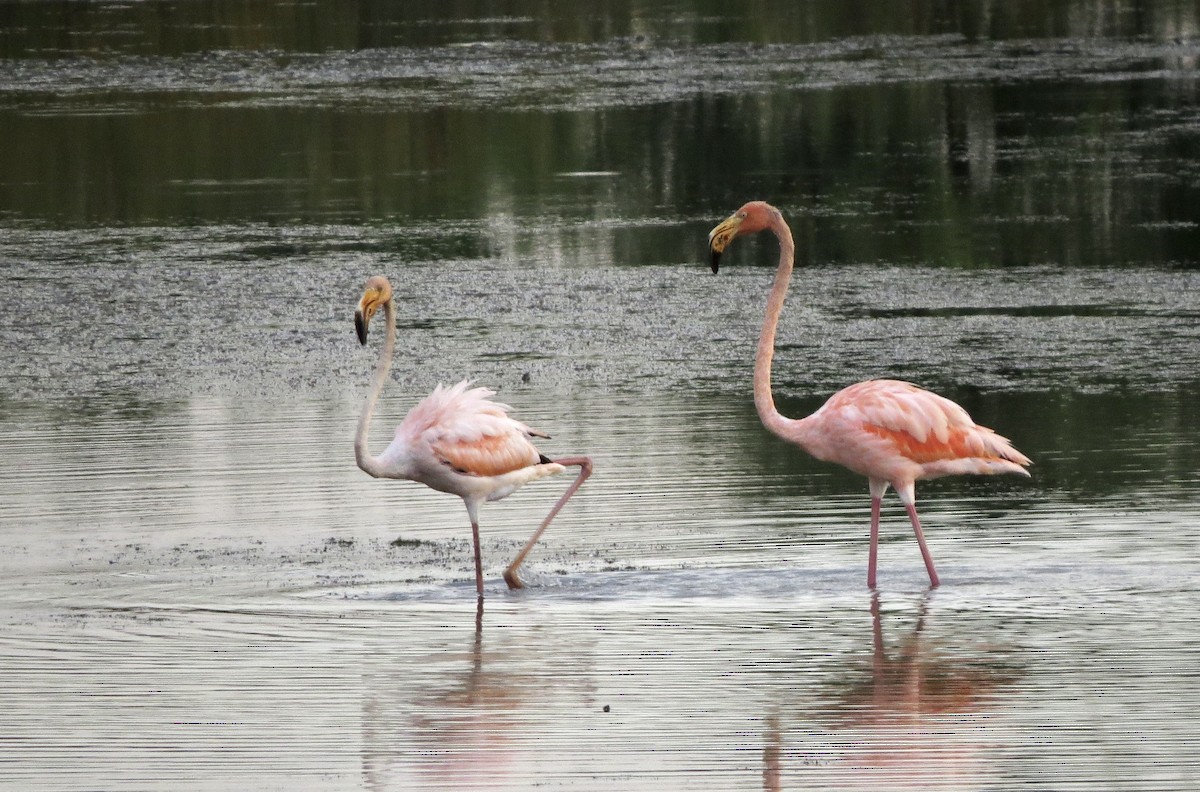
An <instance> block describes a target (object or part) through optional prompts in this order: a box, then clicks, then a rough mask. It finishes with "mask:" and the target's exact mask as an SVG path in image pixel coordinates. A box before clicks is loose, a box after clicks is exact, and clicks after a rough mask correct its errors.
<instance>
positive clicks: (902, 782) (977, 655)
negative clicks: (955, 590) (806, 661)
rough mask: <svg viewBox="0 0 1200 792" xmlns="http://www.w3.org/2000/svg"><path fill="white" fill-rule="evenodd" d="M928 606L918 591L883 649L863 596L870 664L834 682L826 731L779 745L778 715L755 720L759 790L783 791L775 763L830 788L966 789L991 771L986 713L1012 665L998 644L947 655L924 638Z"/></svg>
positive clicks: (874, 605) (875, 598)
mask: <svg viewBox="0 0 1200 792" xmlns="http://www.w3.org/2000/svg"><path fill="white" fill-rule="evenodd" d="M928 609H929V598H928V595H927V596H926V597H925V598H924V599H923V600H922V601H921V603H920V604H919V606H918V608H917V615H916V621H915V624H914V626H913V628H912V629H911V631H909V632H908V633H907V634H905V635H904V636H903V637H902V638H901V639H900V641H899V642H898V644H896V645H894V646H892V647H889V645H888V641H887V640H886V638H885V633H884V629H883V619H882V618H881V615H880V613H881V608H880V601H879V594H878V592H875V593H873V594H872V596H871V603H870V613H871V656H870V661H869V663H866V664H863V665H861V666H859V668H858V669H857V670H856V671H855V672H854V673H852V674H851V675H850V676H849V677H848V678H846V679H845V680H844V681H842V682H841V683H839V684H838V685H837V689H836V691H835V692H834V702H833V705H832V707H831V709H832V710H833V711H834V712H835V713H836V714H835V715H834V716H833V720H832V722H830V723H829V724H828V725H829V726H830V727H831V731H830V732H828V733H825V734H824V735H822V736H821V737H819V738H817V742H816V743H812V744H811V745H812V747H810V748H808V749H807V750H806V749H804V748H801V747H799V746H795V747H793V748H792V750H788V749H787V747H786V746H787V743H786V741H785V734H784V730H783V729H782V728H781V726H780V723H779V718H778V716H777V715H774V714H772V715H768V716H767V717H766V718H764V720H763V724H764V734H763V789H764V790H769V791H770V792H776V791H777V790H780V789H784V788H787V785H786V784H784V783H783V781H782V777H783V775H784V773H783V769H784V768H789V769H790V768H795V769H796V771H797V773H798V774H799V775H801V776H802V777H803V779H804V780H805V783H806V784H807V783H809V782H817V781H820V782H821V783H825V782H828V783H829V784H830V785H832V786H836V787H837V788H839V789H889V790H898V789H914V790H916V789H921V790H925V789H933V788H954V789H969V788H973V787H974V786H976V785H978V784H979V783H982V782H984V781H986V780H987V779H988V778H990V777H991V776H992V773H991V771H990V770H989V769H988V764H989V763H988V759H987V755H988V750H987V749H988V742H987V739H986V735H987V729H986V728H985V726H986V724H987V723H988V721H987V719H986V713H987V711H988V710H989V709H990V708H992V707H994V706H995V705H996V704H997V702H998V701H999V700H1000V697H1001V696H1002V695H1003V690H1004V688H1005V687H1007V686H1009V685H1011V684H1012V683H1013V682H1014V681H1015V680H1016V679H1017V678H1018V676H1019V669H1018V668H1017V667H1016V666H1015V664H1014V663H1013V662H1012V661H1011V660H1009V659H1007V652H1006V651H1004V650H1003V649H1001V648H998V647H994V646H988V647H977V648H973V649H971V650H970V651H963V650H962V648H961V647H954V650H953V651H952V650H951V648H950V647H947V646H945V645H944V644H939V643H938V642H936V641H933V640H930V639H928V638H927V636H925V635H924V634H923V632H924V630H925V626H926V620H927V615H928ZM806 731H808V732H809V736H810V737H811V735H812V731H811V730H806ZM805 742H809V740H805Z"/></svg>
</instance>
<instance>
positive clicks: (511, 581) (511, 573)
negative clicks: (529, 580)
mask: <svg viewBox="0 0 1200 792" xmlns="http://www.w3.org/2000/svg"><path fill="white" fill-rule="evenodd" d="M504 582H505V583H507V584H508V587H509V588H510V589H514V590H515V589H523V588H525V584H524V582H522V581H521V578H519V577H518V576H517V570H515V569H513V568H512V567H509V568H508V569H506V570H504Z"/></svg>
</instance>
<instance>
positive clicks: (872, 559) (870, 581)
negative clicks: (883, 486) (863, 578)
mask: <svg viewBox="0 0 1200 792" xmlns="http://www.w3.org/2000/svg"><path fill="white" fill-rule="evenodd" d="M882 505H883V498H881V497H874V496H872V498H871V549H870V551H869V552H868V554H867V588H869V589H874V588H875V566H876V562H877V561H878V560H879V510H880V507H881V506H882Z"/></svg>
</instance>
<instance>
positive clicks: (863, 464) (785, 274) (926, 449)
mask: <svg viewBox="0 0 1200 792" xmlns="http://www.w3.org/2000/svg"><path fill="white" fill-rule="evenodd" d="M760 231H771V232H772V233H773V234H775V238H776V239H778V240H779V268H778V269H777V270H776V272H775V285H774V286H773V287H772V288H771V293H770V296H769V297H768V298H767V310H766V316H765V317H764V319H763V326H762V332H761V334H760V335H759V339H758V352H757V354H756V355H755V358H754V406H755V408H756V409H757V410H758V416H759V419H760V420H762V422H763V425H764V426H765V427H766V428H767V429H768V430H769V431H770V432H772V433H773V434H775V435H777V436H779V437H781V438H783V439H784V440H786V441H788V442H790V443H795V444H796V445H798V446H800V448H802V449H804V450H805V451H807V452H808V453H809V454H811V455H812V456H814V457H816V458H817V459H820V460H823V461H826V462H835V463H837V464H839V465H842V466H843V467H846V468H849V469H850V470H853V471H854V472H856V473H859V474H861V475H864V476H866V477H867V481H868V482H869V489H870V493H871V549H870V554H869V555H868V559H867V586H868V588H871V589H874V588H875V567H876V559H877V557H878V547H879V513H880V509H881V504H882V501H883V496H884V494H885V493H886V492H887V489H888V487H889V486H890V487H892V489H894V490H895V491H896V494H897V495H898V496H899V497H900V502H901V503H903V504H904V506H905V508H906V509H907V510H908V517H909V520H910V521H911V522H912V527H913V533H915V534H916V537H917V544H918V545H920V548H921V558H922V559H924V561H925V569H926V571H928V572H929V585H930V588H936V587H937V586H938V576H937V571H936V570H935V569H934V566H933V557H932V556H931V555H930V554H929V548H928V547H927V546H926V545H925V535H924V533H923V532H922V531H921V521H920V519H919V518H918V517H917V507H916V496H915V493H914V488H915V484H916V482H917V481H919V480H921V479H931V478H937V477H939V476H949V475H958V474H967V473H972V474H994V473H1017V474H1020V475H1023V476H1028V475H1029V472H1028V471H1027V470H1025V466H1026V465H1029V464H1030V460H1029V458H1028V457H1026V456H1025V455H1024V454H1022V453H1021V452H1020V451H1017V450H1016V449H1015V448H1013V447H1012V444H1011V443H1009V441H1008V440H1007V439H1005V438H1003V437H1001V436H1000V435H998V434H996V433H995V432H994V431H992V430H991V429H989V428H987V427H986V426H980V425H978V424H976V423H975V422H974V421H973V420H971V416H970V415H968V414H967V411H966V410H964V409H963V408H962V407H961V406H959V405H958V404H955V403H954V402H952V401H950V400H949V399H946V398H944V397H942V396H938V395H937V394H935V393H931V392H929V391H927V390H924V389H923V388H918V387H917V386H916V385H913V384H912V383H909V382H901V381H899V380H890V379H877V380H867V381H865V382H859V383H857V384H855V385H851V386H849V387H847V388H844V389H842V390H840V391H838V392H837V393H835V394H833V396H830V397H829V400H828V401H826V402H825V404H823V405H822V406H821V407H820V408H819V409H818V410H817V411H816V412H814V413H813V414H812V415H810V416H808V417H807V418H801V419H799V420H796V419H793V418H785V417H784V416H782V415H780V414H779V411H778V410H776V409H775V399H774V398H773V397H772V395H771V361H772V359H773V358H774V356H775V328H776V326H777V325H778V324H779V313H780V311H781V310H782V308H783V300H784V297H785V296H786V295H787V289H788V283H789V282H790V280H791V277H792V266H793V264H794V260H795V252H796V247H795V244H794V243H793V241H792V231H791V229H790V228H788V224H787V222H786V221H785V220H784V219H783V215H782V214H781V213H780V211H779V210H778V209H776V208H775V207H773V206H771V205H770V204H768V203H765V202H763V201H751V202H749V203H747V204H745V205H744V206H742V208H740V209H738V210H737V211H736V212H734V213H733V214H732V215H730V216H729V217H728V218H726V219H725V220H723V221H722V222H721V223H720V224H718V225H717V227H716V228H714V229H713V230H712V231H711V232H709V235H708V244H709V251H710V253H711V255H712V271H713V273H714V274H715V273H716V272H717V269H718V263H719V261H720V258H721V254H722V253H723V252H724V251H725V248H726V247H728V246H729V243H730V242H732V241H733V240H734V239H735V238H736V237H739V236H747V235H749V234H755V233H758V232H760Z"/></svg>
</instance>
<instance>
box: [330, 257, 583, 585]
mask: <svg viewBox="0 0 1200 792" xmlns="http://www.w3.org/2000/svg"><path fill="white" fill-rule="evenodd" d="M381 307H382V308H383V313H384V319H385V321H386V322H387V336H386V338H385V339H384V342H383V348H382V349H380V351H379V362H378V363H377V364H376V366H375V377H374V379H373V380H372V382H371V391H370V393H368V394H367V400H366V402H365V403H364V404H363V409H362V414H361V415H360V416H359V419H358V433H357V434H356V435H355V438H354V458H355V460H356V461H357V462H358V466H359V467H360V468H362V469H363V470H364V471H366V472H367V473H369V474H370V475H372V476H374V477H376V478H393V479H407V480H409V481H419V482H421V483H422V484H425V485H427V486H429V487H432V488H433V489H435V490H438V491H440V492H449V493H451V494H454V495H457V496H458V497H460V498H462V499H463V503H465V504H466V506H467V514H468V516H469V517H470V518H471V536H472V539H473V541H474V543H475V590H476V592H477V593H478V595H479V596H480V597H482V596H483V557H482V555H481V553H480V549H479V506H480V504H482V503H483V502H484V501H494V500H500V499H501V498H503V497H505V496H507V495H511V494H512V493H513V492H515V491H516V490H517V489H518V488H519V487H521V485H523V484H526V483H528V482H530V481H534V480H536V479H540V478H542V477H544V476H552V475H554V474H556V473H561V472H562V471H563V470H564V469H565V468H566V467H574V466H577V467H579V475H578V476H577V477H576V479H575V481H573V482H572V483H571V486H569V487H567V491H566V492H564V493H563V495H562V497H561V498H559V499H558V501H557V502H556V503H555V504H554V506H553V507H551V509H550V513H549V514H547V515H546V519H544V520H542V524H541V525H540V526H538V529H537V530H536V531H534V532H533V536H531V537H530V539H529V541H528V542H527V543H526V544H525V546H524V547H523V548H522V549H521V552H519V553H517V555H516V557H515V558H514V559H513V561H512V563H511V564H509V565H508V569H506V570H505V572H504V581H505V582H506V583H507V584H508V587H509V588H514V589H516V588H523V587H524V584H523V583H522V582H521V578H520V577H519V576H518V575H517V567H519V566H520V565H521V562H522V561H524V560H525V556H526V555H527V554H528V553H529V551H530V550H531V549H533V546H534V544H536V543H537V540H538V538H539V537H540V536H541V535H542V532H543V531H545V530H546V526H548V525H549V524H550V521H551V520H553V519H554V516H555V515H556V514H558V512H559V509H561V508H562V507H563V505H564V504H565V503H566V502H567V501H568V500H569V499H570V497H571V496H572V495H574V494H575V491H576V490H577V489H579V486H580V485H581V484H583V482H584V481H585V480H586V479H587V477H588V476H590V475H591V474H592V460H591V459H589V458H588V457H585V456H577V457H564V458H562V459H558V460H551V459H549V458H547V457H545V456H543V455H542V454H541V453H539V452H538V450H537V447H536V446H535V445H534V444H533V443H532V442H531V441H530V439H529V438H531V437H544V438H549V437H550V436H549V435H548V434H546V433H545V432H539V431H538V430H536V429H531V428H530V427H528V426H526V425H525V424H523V423H521V422H520V421H517V420H515V419H514V418H511V417H510V416H509V415H508V410H509V407H508V405H506V404H500V403H498V402H494V401H491V400H490V399H489V398H488V397H489V396H494V395H495V391H491V390H488V389H487V388H472V387H470V385H471V383H470V382H468V381H466V380H464V381H462V382H460V383H458V384H457V385H455V386H453V387H450V388H446V387H443V386H442V385H441V384H440V383H439V384H438V386H437V387H436V388H434V391H433V393H431V394H429V395H428V396H426V397H425V399H424V400H422V401H421V402H420V403H419V404H417V406H416V407H413V408H412V410H410V411H409V413H408V415H406V416H405V417H404V420H403V421H402V422H401V423H400V426H399V427H397V429H396V436H395V438H394V439H393V440H392V442H391V443H390V444H389V445H388V447H387V448H386V449H384V451H383V453H382V454H380V455H379V456H377V457H373V456H371V455H370V454H369V453H368V452H367V430H368V428H369V426H370V424H371V415H372V413H373V412H374V411H375V403H376V402H377V401H378V399H379V394H380V392H381V391H382V390H383V384H384V382H385V381H386V380H387V374H388V370H389V369H390V368H391V365H392V354H393V352H394V351H395V347H396V309H395V307H394V306H393V305H392V284H391V283H390V282H388V279H387V278H385V277H383V276H382V275H376V276H374V277H372V278H370V279H369V280H368V281H367V285H366V288H365V290H364V291H363V295H362V298H361V299H360V300H359V301H358V308H357V310H355V312H354V327H355V330H356V331H357V332H358V340H359V341H360V342H362V343H363V344H364V345H365V344H366V343H367V328H368V327H369V326H370V323H371V317H373V316H374V315H375V313H376V311H378V310H379V309H380V308H381Z"/></svg>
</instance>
